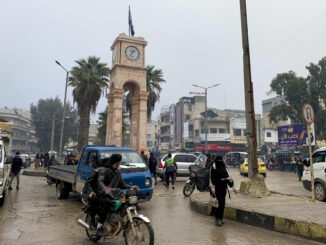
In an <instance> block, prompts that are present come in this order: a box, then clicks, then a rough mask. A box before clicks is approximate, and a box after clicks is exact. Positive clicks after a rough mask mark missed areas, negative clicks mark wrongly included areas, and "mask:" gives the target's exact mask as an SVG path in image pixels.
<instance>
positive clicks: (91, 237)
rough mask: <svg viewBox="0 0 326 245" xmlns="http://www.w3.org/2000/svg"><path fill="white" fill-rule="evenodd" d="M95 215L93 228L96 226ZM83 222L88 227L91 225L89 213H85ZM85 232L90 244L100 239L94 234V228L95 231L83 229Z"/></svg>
mask: <svg viewBox="0 0 326 245" xmlns="http://www.w3.org/2000/svg"><path fill="white" fill-rule="evenodd" d="M97 218H98V217H97V215H96V217H95V226H96V225H97V220H98V219H97ZM85 222H86V223H87V224H88V225H89V226H90V224H91V215H90V213H87V215H86V218H85ZM85 230H86V235H87V237H88V239H89V240H91V241H92V242H97V241H98V240H100V239H101V236H99V235H97V233H96V228H95V229H91V228H89V229H85Z"/></svg>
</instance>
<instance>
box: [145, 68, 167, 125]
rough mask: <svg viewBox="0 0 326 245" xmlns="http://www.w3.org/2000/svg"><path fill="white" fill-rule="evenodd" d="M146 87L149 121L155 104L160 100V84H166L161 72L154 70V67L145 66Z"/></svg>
mask: <svg viewBox="0 0 326 245" xmlns="http://www.w3.org/2000/svg"><path fill="white" fill-rule="evenodd" d="M146 68H147V72H146V86H147V92H148V97H147V120H151V117H152V112H153V111H154V108H155V104H156V103H157V102H158V101H159V100H160V94H161V92H162V88H161V84H160V83H163V82H166V81H165V80H164V78H163V71H162V70H161V69H155V66H147V67H146Z"/></svg>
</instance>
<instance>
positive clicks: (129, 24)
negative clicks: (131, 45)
mask: <svg viewBox="0 0 326 245" xmlns="http://www.w3.org/2000/svg"><path fill="white" fill-rule="evenodd" d="M128 27H129V37H130V5H129V12H128Z"/></svg>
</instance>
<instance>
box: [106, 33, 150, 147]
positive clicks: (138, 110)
mask: <svg viewBox="0 0 326 245" xmlns="http://www.w3.org/2000/svg"><path fill="white" fill-rule="evenodd" d="M146 45H147V42H146V41H145V39H144V38H142V37H130V36H127V35H126V34H124V33H123V34H120V35H119V36H118V37H117V38H116V40H115V41H114V43H113V44H112V46H111V50H112V68H111V71H110V90H109V93H108V94H107V99H108V117H107V128H106V140H105V141H106V142H105V143H106V145H116V146H122V102H123V95H124V89H128V90H129V96H130V102H131V121H130V147H131V148H135V149H137V150H138V151H141V150H144V151H147V86H146V66H145V47H146Z"/></svg>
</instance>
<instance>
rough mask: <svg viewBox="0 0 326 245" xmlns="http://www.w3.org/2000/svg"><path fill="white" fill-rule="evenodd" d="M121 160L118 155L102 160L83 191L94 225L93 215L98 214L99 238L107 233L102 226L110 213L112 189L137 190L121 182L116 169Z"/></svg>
mask: <svg viewBox="0 0 326 245" xmlns="http://www.w3.org/2000/svg"><path fill="white" fill-rule="evenodd" d="M121 159H122V156H121V155H120V154H112V156H111V157H110V158H105V159H103V167H101V168H98V169H95V170H93V172H92V173H91V174H90V175H89V177H88V179H87V181H86V183H85V186H84V189H83V195H84V196H85V195H87V196H88V198H89V201H90V205H91V206H93V210H94V213H93V214H92V222H93V224H94V225H95V222H94V215H95V213H98V214H99V220H98V223H97V233H98V234H99V235H101V236H103V235H104V234H106V233H107V229H106V227H105V226H104V225H103V224H104V222H105V220H106V218H107V215H108V213H109V211H110V207H111V199H110V197H109V196H108V194H109V193H110V192H111V191H112V189H113V188H121V189H129V188H134V189H139V188H138V186H136V185H135V186H129V185H127V184H126V183H125V182H124V181H123V179H122V176H121V172H120V171H119V169H118V168H119V166H120V164H121ZM95 210H96V211H95Z"/></svg>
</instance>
